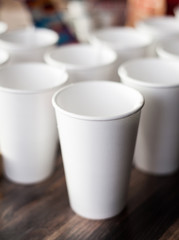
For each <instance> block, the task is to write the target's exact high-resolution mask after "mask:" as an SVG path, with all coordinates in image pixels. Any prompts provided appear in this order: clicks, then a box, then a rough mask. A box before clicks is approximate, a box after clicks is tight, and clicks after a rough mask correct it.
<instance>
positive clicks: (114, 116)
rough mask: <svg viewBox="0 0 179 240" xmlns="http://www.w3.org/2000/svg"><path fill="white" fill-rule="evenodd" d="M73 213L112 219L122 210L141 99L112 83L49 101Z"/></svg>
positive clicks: (69, 90) (74, 88)
mask: <svg viewBox="0 0 179 240" xmlns="http://www.w3.org/2000/svg"><path fill="white" fill-rule="evenodd" d="M52 101H53V106H54V108H55V111H56V118H57V125H58V130H59V137H60V144H61V150H62V157H63V163H64V169H65V176H66V182H67V189H68V193H69V200H70V205H71V208H72V209H73V210H74V211H75V212H76V213H77V214H79V215H81V216H83V217H85V218H89V219H105V218H110V217H113V216H115V215H117V214H118V213H120V212H121V211H122V209H123V208H124V207H125V205H126V197H127V191H128V183H129V178H130V172H131V165H132V159H133V151H134V146H135V140H136V135H137V129H138V124H139V118H140V112H141V108H142V106H143V104H144V100H143V96H142V95H141V94H140V93H139V92H138V91H136V90H134V89H132V88H129V87H127V86H124V85H122V84H121V83H117V82H112V81H86V82H79V83H75V84H70V85H68V86H66V87H64V88H62V89H61V90H59V91H58V92H57V93H56V94H55V95H54V96H53V98H52Z"/></svg>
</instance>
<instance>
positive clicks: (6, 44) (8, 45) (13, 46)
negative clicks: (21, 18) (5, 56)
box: [0, 27, 59, 51]
mask: <svg viewBox="0 0 179 240" xmlns="http://www.w3.org/2000/svg"><path fill="white" fill-rule="evenodd" d="M24 29H27V30H30V29H32V30H34V31H35V32H37V33H46V34H51V36H53V39H51V41H49V42H48V43H46V44H44V45H43V44H42V45H41V44H38V45H35V44H29V45H25V44H22V43H16V42H11V41H9V40H5V39H4V38H5V37H6V36H8V35H9V34H13V33H17V34H18V33H21V32H22V33H23V32H24ZM58 39H59V36H58V34H57V33H56V32H55V31H53V30H51V29H47V28H36V27H26V28H20V29H14V30H10V31H6V32H4V33H3V34H2V35H1V38H0V43H1V45H2V46H3V48H4V49H7V50H14V51H16V50H17V51H23V50H36V49H43V48H46V47H50V46H53V45H55V44H56V43H57V42H58Z"/></svg>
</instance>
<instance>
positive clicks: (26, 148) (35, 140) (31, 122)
mask: <svg viewBox="0 0 179 240" xmlns="http://www.w3.org/2000/svg"><path fill="white" fill-rule="evenodd" d="M66 81H67V74H66V73H64V72H62V71H61V70H59V69H55V68H52V67H50V66H48V65H46V64H45V63H30V62H29V63H18V64H17V63H16V64H11V65H8V66H6V67H4V68H2V69H0V116H1V117H0V143H1V154H2V161H3V172H4V175H5V176H6V177H7V178H8V179H9V180H11V181H13V182H16V183H20V184H33V183H37V182H40V181H42V180H45V179H46V178H47V177H49V176H50V175H51V174H52V171H53V169H54V162H55V157H56V150H57V147H58V133H57V128H56V119H55V112H54V109H53V107H52V105H51V98H52V95H53V94H54V92H55V91H57V89H59V88H60V87H61V86H62V85H63V84H65V83H66Z"/></svg>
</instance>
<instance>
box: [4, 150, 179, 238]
mask: <svg viewBox="0 0 179 240" xmlns="http://www.w3.org/2000/svg"><path fill="white" fill-rule="evenodd" d="M178 183H179V173H176V174H174V175H171V176H167V177H157V176H152V175H147V174H144V173H142V172H140V171H138V170H136V169H135V168H134V169H133V170H132V174H131V180H130V186H129V194H128V202H127V207H126V208H125V209H124V211H123V212H122V213H121V214H120V215H118V216H117V217H114V218H111V219H109V220H103V221H91V220H87V219H83V218H81V217H79V216H78V215H76V214H75V213H74V212H73V211H72V210H71V209H70V207H69V203H68V195H67V190H66V183H65V178H64V172H63V164H62V159H61V156H60V153H59V157H58V159H57V165H56V169H55V172H54V174H53V176H52V177H50V178H49V179H48V180H46V181H45V182H42V183H40V184H37V185H32V186H21V185H16V184H13V183H11V182H9V181H8V180H6V179H5V178H4V177H3V176H1V178H0V240H96V239H97V240H115V239H116V240H117V239H122V240H125V239H126V240H157V239H160V240H178V239H179V231H178V229H179V218H178V217H179V191H178Z"/></svg>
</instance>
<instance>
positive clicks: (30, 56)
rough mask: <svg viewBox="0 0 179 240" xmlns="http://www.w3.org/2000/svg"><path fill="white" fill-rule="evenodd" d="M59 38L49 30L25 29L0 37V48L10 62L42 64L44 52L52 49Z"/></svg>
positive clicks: (11, 31) (12, 31) (9, 32)
mask: <svg viewBox="0 0 179 240" xmlns="http://www.w3.org/2000/svg"><path fill="white" fill-rule="evenodd" d="M58 39H59V37H58V34H57V33H56V32H55V31H53V30H50V29H45V28H35V27H26V28H21V29H16V30H10V31H7V32H5V33H4V34H2V35H1V38H0V47H1V48H3V49H5V50H7V51H8V52H9V53H10V55H11V62H32V61H35V62H37V61H38V62H42V61H43V55H44V53H45V51H47V50H48V49H51V48H53V47H54V45H55V44H56V43H57V41H58Z"/></svg>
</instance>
